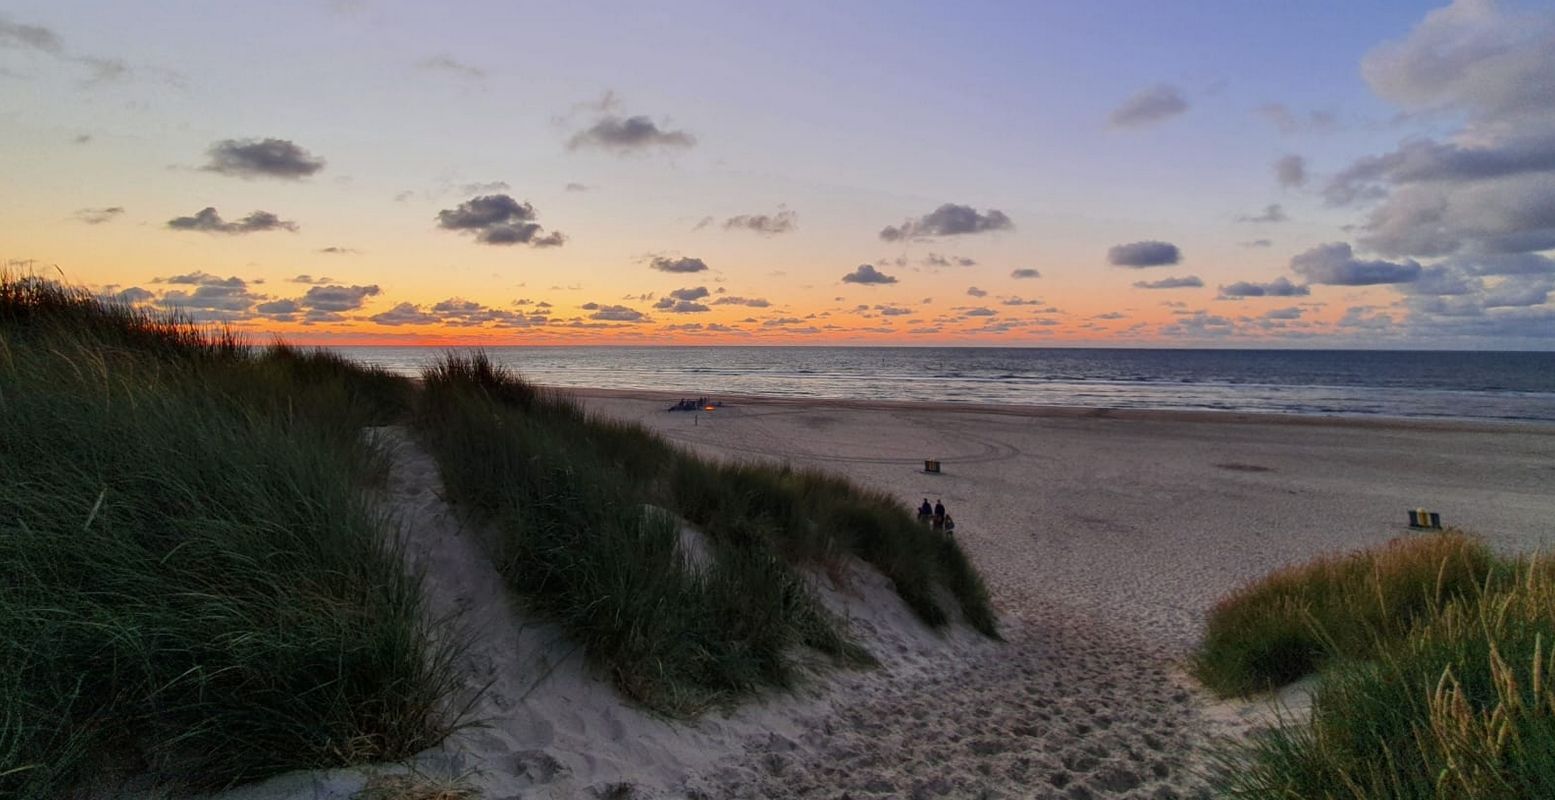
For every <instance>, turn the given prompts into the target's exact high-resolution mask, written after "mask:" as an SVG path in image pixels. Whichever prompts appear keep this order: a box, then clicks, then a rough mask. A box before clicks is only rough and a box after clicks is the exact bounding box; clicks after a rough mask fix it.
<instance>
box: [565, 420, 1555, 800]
mask: <svg viewBox="0 0 1555 800" xmlns="http://www.w3.org/2000/svg"><path fill="white" fill-rule="evenodd" d="M577 395H578V396H579V398H580V399H582V400H583V401H584V402H585V404H586V405H587V407H588V408H589V410H590V411H592V412H594V413H597V414H601V415H605V416H610V417H615V418H619V419H626V420H633V421H637V422H640V423H642V424H644V425H645V426H647V427H648V428H650V429H652V430H655V431H658V432H659V433H661V434H663V435H664V436H666V437H668V438H669V439H671V440H672V441H675V442H677V443H680V444H682V445H685V446H688V447H690V448H692V449H694V450H696V451H697V452H699V453H703V454H706V455H711V456H715V457H721V458H729V459H775V460H778V461H786V462H788V463H791V464H793V465H795V466H800V467H820V468H824V469H828V470H833V471H836V472H840V473H842V474H844V475H846V476H848V477H849V478H852V479H853V480H855V481H858V482H860V483H862V484H864V485H867V486H871V487H875V488H878V489H882V490H885V491H888V492H891V493H892V494H894V495H896V496H898V497H900V498H901V500H902V502H903V504H904V505H906V506H913V507H915V506H916V505H917V504H918V503H919V502H920V501H921V500H922V499H923V498H925V497H927V498H928V499H929V500H930V501H931V502H933V501H935V500H937V499H942V500H943V501H944V503H945V505H946V506H947V508H948V510H949V511H950V513H951V515H952V516H953V517H954V518H955V520H956V522H957V528H956V532H955V535H956V537H957V538H958V539H959V540H960V541H961V543H962V545H963V546H964V547H965V548H966V550H967V551H968V553H969V554H970V556H971V557H972V558H973V560H974V561H975V562H976V564H977V566H978V567H979V568H980V569H981V570H982V572H983V574H984V575H985V576H986V578H987V580H988V583H989V587H990V590H991V592H992V595H993V598H994V601H995V604H996V606H997V607H998V608H999V610H1000V611H1001V613H1002V614H1003V615H1004V618H1005V624H1006V631H1005V634H1006V637H1007V643H1005V644H1004V645H1001V646H998V647H995V648H991V649H983V650H976V651H970V652H967V653H957V654H947V657H946V659H945V661H944V662H943V663H942V664H941V665H939V666H938V668H936V669H933V670H928V671H919V672H916V673H912V674H891V673H890V671H887V672H886V673H884V674H880V675H877V676H873V677H872V678H870V679H869V680H865V681H861V682H856V683H858V684H860V685H855V686H852V687H851V688H850V689H849V690H848V692H847V693H845V696H844V697H843V698H842V699H840V700H839V701H838V702H837V704H836V706H835V707H834V708H831V709H829V710H828V713H827V714H826V715H825V716H824V718H823V719H822V720H821V723H820V725H819V727H818V729H817V730H814V731H812V732H811V733H810V734H809V735H807V736H805V737H803V738H802V739H801V742H800V744H799V745H798V746H795V745H794V743H793V742H789V741H786V740H785V742H784V743H783V744H781V745H780V746H776V747H763V746H759V745H758V746H754V747H751V746H747V748H746V751H747V752H746V753H745V754H744V756H743V758H741V757H735V758H731V759H728V760H726V761H725V762H724V763H723V764H722V766H721V767H720V768H719V769H718V770H716V771H714V772H712V773H709V774H708V780H709V781H710V782H711V783H712V785H715V786H717V787H718V788H717V791H716V792H714V796H728V797H844V796H846V797H936V796H946V797H980V796H986V797H1069V798H1083V797H1140V798H1144V797H1148V798H1170V797H1194V796H1202V795H1203V794H1204V792H1205V787H1204V783H1203V781H1202V779H1201V777H1200V776H1199V775H1198V774H1197V773H1198V772H1199V771H1200V770H1201V769H1202V767H1203V763H1204V762H1203V758H1204V752H1205V746H1206V744H1207V743H1209V742H1211V741H1212V740H1213V739H1214V738H1215V737H1218V736H1227V735H1237V734H1239V733H1242V732H1244V731H1245V730H1246V728H1247V726H1248V725H1251V724H1256V723H1258V722H1261V721H1263V720H1266V719H1267V713H1266V704H1264V705H1260V704H1259V703H1256V702H1254V703H1246V704H1233V703H1215V702H1212V701H1210V699H1209V698H1208V697H1207V696H1205V695H1204V694H1202V693H1201V692H1199V691H1198V690H1197V689H1195V688H1194V686H1193V684H1192V681H1191V680H1190V679H1188V678H1186V676H1185V675H1184V674H1183V673H1182V663H1183V660H1184V659H1185V657H1186V656H1187V655H1188V654H1189V653H1190V651H1191V649H1192V647H1193V645H1194V643H1195V640H1196V638H1197V637H1198V635H1199V633H1200V631H1201V628H1202V624H1203V619H1204V615H1205V612H1206V611H1207V610H1208V609H1209V608H1210V606H1211V605H1212V604H1213V603H1214V602H1215V600H1216V599H1217V598H1219V597H1220V596H1222V595H1224V594H1225V593H1227V592H1229V591H1230V590H1232V589H1233V588H1235V587H1236V586H1238V585H1239V584H1241V583H1242V582H1244V581H1247V580H1250V579H1254V578H1257V577H1259V576H1261V575H1263V574H1265V573H1266V572H1268V571H1270V570H1272V569H1275V568H1278V567H1280V566H1283V565H1287V564H1291V563H1295V562H1299V561H1303V560H1306V559H1309V558H1312V557H1315V556H1318V555H1322V554H1325V553H1335V552H1342V551H1345V550H1349V549H1354V548H1358V547H1362V546H1366V545H1371V544H1376V543H1379V542H1383V541H1386V540H1388V539H1390V538H1393V537H1396V536H1400V535H1418V534H1412V533H1410V532H1409V530H1408V528H1407V527H1406V524H1405V523H1406V522H1407V519H1406V511H1407V510H1408V509H1412V508H1416V507H1425V508H1428V509H1430V510H1433V511H1437V512H1439V513H1441V515H1442V519H1443V521H1444V523H1446V524H1447V525H1450V526H1455V527H1460V528H1463V529H1465V530H1469V531H1473V532H1476V533H1478V534H1480V535H1482V536H1484V537H1485V538H1486V539H1487V540H1488V541H1489V542H1490V543H1491V544H1492V545H1493V546H1495V547H1497V548H1499V549H1503V550H1506V551H1509V552H1524V551H1531V550H1535V549H1540V548H1544V547H1547V545H1548V543H1549V540H1550V537H1552V536H1555V524H1552V521H1555V492H1552V491H1551V487H1555V426H1518V425H1486V424H1478V425H1470V424H1459V423H1452V422H1411V421H1386V420H1376V421H1372V420H1366V421H1356V420H1349V419H1346V420H1324V419H1320V418H1310V417H1308V418H1293V417H1276V418H1270V417H1258V416H1247V415H1229V414H1213V413H1208V414H1196V413H1170V412H1127V413H1125V412H1103V411H1094V410H1091V411H1087V410H1080V409H1019V408H987V407H983V408H978V407H967V406H951V405H944V406H923V405H912V404H896V403H884V402H882V403H862V402H844V401H834V402H824V401H808V400H806V401H799V400H759V399H743V400H729V399H725V402H726V405H725V406H724V407H722V408H719V409H718V410H716V411H712V412H699V413H696V414H692V413H686V412H678V413H668V412H666V411H664V408H665V407H666V406H667V405H668V403H669V399H668V398H667V396H653V395H646V396H645V395H631V394H626V393H618V392H605V391H589V392H578V393H577ZM926 458H934V459H938V460H939V461H940V462H941V464H942V470H943V471H942V472H941V473H940V474H937V475H935V474H927V473H925V472H924V471H923V461H924V459H926Z"/></svg>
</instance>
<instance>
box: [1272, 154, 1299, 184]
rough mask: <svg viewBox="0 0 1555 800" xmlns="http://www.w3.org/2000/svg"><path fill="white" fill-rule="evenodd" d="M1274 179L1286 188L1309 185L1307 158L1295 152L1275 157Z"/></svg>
mask: <svg viewBox="0 0 1555 800" xmlns="http://www.w3.org/2000/svg"><path fill="white" fill-rule="evenodd" d="M1274 180H1275V181H1276V182H1278V183H1279V184H1280V186H1281V187H1282V188H1286V189H1297V188H1300V187H1302V186H1305V185H1307V160H1306V159H1305V158H1303V157H1301V156H1298V155H1296V154H1295V153H1292V154H1290V155H1285V156H1280V157H1279V158H1277V159H1275V161H1274Z"/></svg>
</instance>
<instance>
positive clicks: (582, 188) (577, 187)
mask: <svg viewBox="0 0 1555 800" xmlns="http://www.w3.org/2000/svg"><path fill="white" fill-rule="evenodd" d="M562 190H563V191H567V192H587V191H589V187H588V186H587V185H586V184H582V183H569V184H567V185H566V186H564V187H562Z"/></svg>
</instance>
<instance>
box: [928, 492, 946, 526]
mask: <svg viewBox="0 0 1555 800" xmlns="http://www.w3.org/2000/svg"><path fill="white" fill-rule="evenodd" d="M924 502H928V499H927V498H925V499H924ZM944 529H945V504H944V503H942V502H940V501H939V500H938V499H937V498H936V499H935V501H934V530H937V531H942V530H944Z"/></svg>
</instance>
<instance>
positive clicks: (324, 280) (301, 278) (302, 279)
mask: <svg viewBox="0 0 1555 800" xmlns="http://www.w3.org/2000/svg"><path fill="white" fill-rule="evenodd" d="M287 281H289V282H291V283H302V284H307V285H309V286H327V285H329V284H331V283H334V282H335V279H334V278H329V277H320V278H315V277H313V276H312V275H308V274H306V273H304V274H302V275H295V276H293V277H291V278H287Z"/></svg>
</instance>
